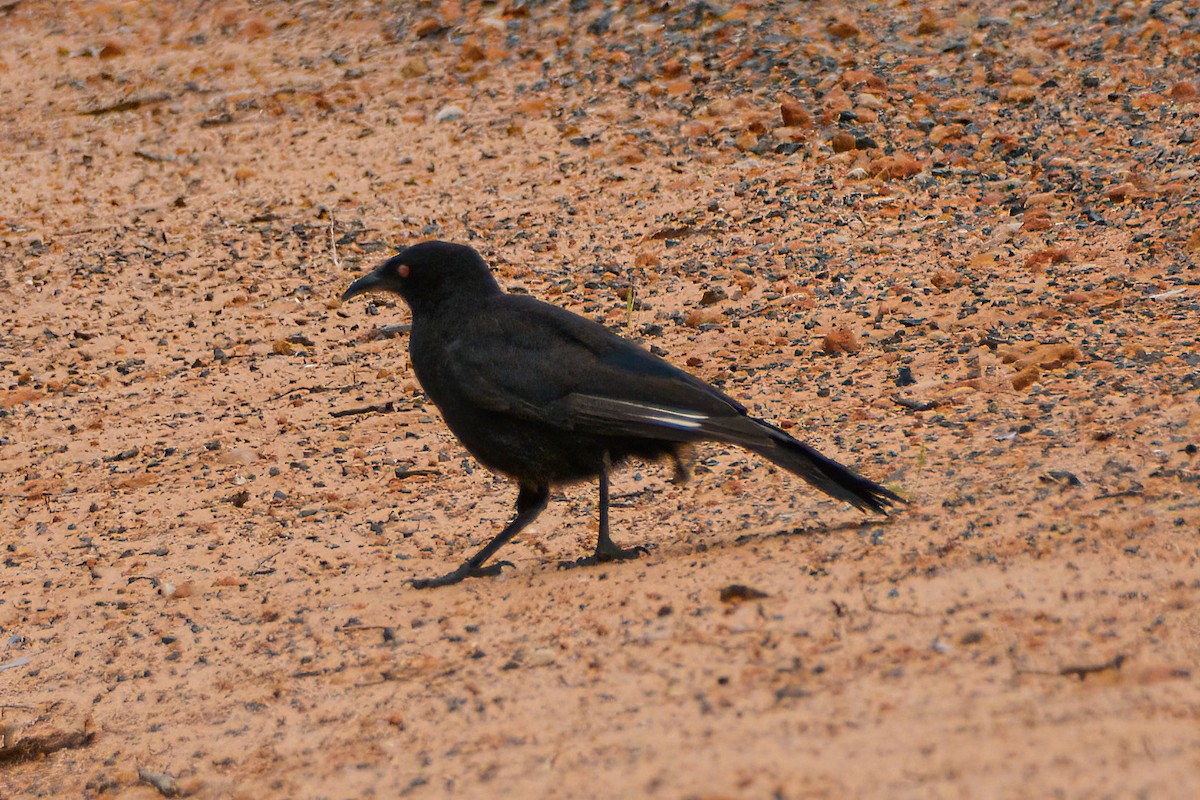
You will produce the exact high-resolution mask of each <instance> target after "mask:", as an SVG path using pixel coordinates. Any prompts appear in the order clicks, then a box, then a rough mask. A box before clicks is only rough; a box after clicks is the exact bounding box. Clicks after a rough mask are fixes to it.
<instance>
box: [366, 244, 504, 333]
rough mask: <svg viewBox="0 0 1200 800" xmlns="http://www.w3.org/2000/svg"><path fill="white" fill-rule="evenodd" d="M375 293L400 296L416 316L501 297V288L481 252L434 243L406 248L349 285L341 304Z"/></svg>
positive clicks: (458, 245)
mask: <svg viewBox="0 0 1200 800" xmlns="http://www.w3.org/2000/svg"><path fill="white" fill-rule="evenodd" d="M373 291H383V292H392V293H394V294H398V295H400V296H401V297H403V298H404V301H405V302H406V303H407V304H408V306H409V308H411V309H412V311H413V315H414V317H415V316H419V315H421V314H422V313H424V312H426V311H429V312H436V311H438V310H439V308H444V306H445V305H446V304H448V303H450V304H453V303H455V302H459V301H465V302H468V303H470V302H475V301H477V300H478V299H480V298H482V297H487V296H489V295H492V294H499V293H500V287H499V285H498V284H497V283H496V280H495V278H493V277H492V273H491V271H490V270H489V269H488V266H487V264H486V263H484V260H483V258H481V257H480V255H479V253H476V252H475V251H474V250H472V249H471V248H470V247H467V246H466V245H464V244H453V243H451V242H437V241H433V242H421V243H420V244H414V245H413V246H412V247H406V248H404V249H403V250H401V251H400V252H399V253H397V254H396V255H394V256H392V257H391V258H389V259H388V260H387V261H385V262H383V263H382V264H380V265H379V266H378V267H376V268H375V269H374V271H372V272H369V273H367V274H366V275H364V276H362V277H361V278H359V279H358V280H356V281H355V282H354V283H352V284H350V288H348V289H346V291H345V292H344V293H343V294H342V302H345V301H347V300H349V299H350V298H352V297H357V296H358V295H360V294H365V293H366V292H373Z"/></svg>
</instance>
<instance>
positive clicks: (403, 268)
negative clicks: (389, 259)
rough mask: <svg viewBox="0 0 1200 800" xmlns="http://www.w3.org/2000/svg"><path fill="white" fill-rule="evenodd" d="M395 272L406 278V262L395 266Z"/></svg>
mask: <svg viewBox="0 0 1200 800" xmlns="http://www.w3.org/2000/svg"><path fill="white" fill-rule="evenodd" d="M396 274H397V275H399V276H400V277H401V278H407V277H408V264H401V265H400V266H398V267H396Z"/></svg>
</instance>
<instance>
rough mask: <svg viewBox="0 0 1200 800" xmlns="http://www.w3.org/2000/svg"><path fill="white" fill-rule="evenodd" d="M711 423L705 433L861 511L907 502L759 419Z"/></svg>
mask: <svg viewBox="0 0 1200 800" xmlns="http://www.w3.org/2000/svg"><path fill="white" fill-rule="evenodd" d="M713 423H718V421H717V420H710V421H709V422H708V423H707V424H706V425H705V433H707V434H709V435H711V436H713V438H716V439H719V440H721V441H726V442H729V443H730V444H737V445H741V446H742V447H745V448H746V449H747V450H750V451H752V452H754V453H757V454H758V455H760V456H762V457H763V458H765V459H767V460H768V461H770V462H771V463H772V464H775V465H777V466H780V467H782V468H783V469H786V470H787V471H788V472H791V473H792V474H794V475H796V476H798V477H800V478H803V479H804V480H805V481H807V482H808V483H809V484H811V485H812V486H814V487H816V488H817V489H820V490H821V491H822V492H824V493H825V494H827V495H829V496H830V497H833V498H835V499H837V500H844V501H845V502H847V503H849V504H850V505H852V506H854V507H855V508H857V509H859V510H861V511H875V512H877V513H880V514H884V515H886V514H887V513H888V512H887V510H888V508H890V507H891V506H894V505H896V504H898V503H907V502H908V501H906V500H905V499H904V498H903V497H901V496H900V495H898V494H896V493H895V492H893V491H892V490H891V489H888V488H887V487H885V486H880V485H879V484H878V483H875V482H874V481H872V480H870V479H869V478H864V477H863V476H862V475H859V474H858V473H857V472H855V471H854V470H852V469H850V468H849V467H846V466H843V465H842V464H839V463H838V462H836V461H834V460H833V459H832V458H829V457H828V456H823V455H821V454H820V453H818V452H817V451H816V450H814V449H813V448H812V447H809V446H808V445H806V444H805V443H804V442H801V441H799V440H797V439H795V438H793V437H791V436H789V435H788V434H787V433H785V432H784V431H782V430H780V429H779V428H776V427H775V426H774V425H770V424H768V423H766V422H763V421H762V420H757V419H754V418H753V417H747V416H741V417H730V418H726V419H724V420H720V422H719V423H718V424H713ZM720 423H723V424H720Z"/></svg>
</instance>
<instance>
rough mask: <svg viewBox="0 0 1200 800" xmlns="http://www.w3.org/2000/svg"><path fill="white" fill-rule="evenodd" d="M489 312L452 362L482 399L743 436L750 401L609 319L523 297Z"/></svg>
mask: <svg viewBox="0 0 1200 800" xmlns="http://www.w3.org/2000/svg"><path fill="white" fill-rule="evenodd" d="M484 310H485V311H486V313H481V314H479V315H477V316H476V317H474V318H473V319H471V320H469V321H465V322H464V324H463V326H462V335H459V336H457V337H456V338H455V339H454V342H453V344H452V345H451V350H450V352H449V353H448V354H447V358H445V360H444V362H443V363H444V367H443V369H444V370H445V371H446V372H447V373H448V377H450V378H451V379H452V380H453V382H454V384H455V385H456V391H457V392H458V393H459V395H460V396H462V397H465V398H466V399H468V400H469V402H471V403H473V404H474V405H476V406H479V407H482V408H487V409H489V410H491V411H494V412H498V413H503V414H510V415H513V416H517V417H521V418H524V419H531V420H537V421H540V422H543V423H546V424H550V425H554V426H556V427H560V428H564V429H571V430H581V431H588V432H593V433H600V434H605V435H628V436H640V437H650V438H659V439H668V440H677V441H691V440H697V439H706V438H720V439H728V440H730V441H737V440H738V438H740V437H738V436H736V435H734V433H733V432H732V431H730V430H727V428H728V427H729V426H730V425H732V426H733V427H734V428H738V427H741V425H740V424H739V421H740V420H744V419H745V417H744V416H743V415H744V413H745V408H744V407H743V406H742V405H741V404H739V403H738V402H737V401H736V400H733V399H732V398H730V397H728V396H726V395H725V394H724V393H722V392H720V391H719V390H717V389H716V388H714V387H712V386H709V385H708V384H707V383H705V382H704V381H702V380H700V379H699V378H697V377H695V376H693V375H690V374H688V373H686V372H684V371H683V370H681V369H679V368H677V367H675V366H673V365H672V364H670V363H668V362H667V361H664V360H663V359H661V358H659V357H658V356H655V355H654V354H652V353H650V352H648V351H647V350H645V349H643V348H642V347H640V346H638V345H636V344H634V343H633V342H630V341H628V340H625V339H622V338H621V337H619V336H617V335H616V334H615V333H613V332H612V331H610V330H608V329H607V328H605V327H604V326H602V325H600V324H598V323H595V322H593V321H591V320H589V319H586V318H584V317H580V316H578V315H576V314H573V313H571V312H569V311H567V310H565V309H562V308H558V307H556V306H551V305H549V304H546V303H542V302H540V301H537V300H534V299H532V298H529V297H524V296H520V295H501V296H499V297H497V298H495V301H494V303H493V304H492V305H491V306H490V307H489V308H486V309H484Z"/></svg>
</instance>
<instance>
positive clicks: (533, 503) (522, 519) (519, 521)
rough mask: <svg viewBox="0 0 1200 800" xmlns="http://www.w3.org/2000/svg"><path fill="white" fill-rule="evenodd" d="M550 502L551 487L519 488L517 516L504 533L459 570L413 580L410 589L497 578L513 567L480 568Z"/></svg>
mask: <svg viewBox="0 0 1200 800" xmlns="http://www.w3.org/2000/svg"><path fill="white" fill-rule="evenodd" d="M549 500H550V484H544V485H542V486H535V487H532V488H530V487H528V486H525V485H522V486H521V490H520V492H518V493H517V514H516V516H514V517H513V518H512V521H511V522H509V523H508V524H507V525H505V526H504V530H502V531H500V532H499V533H498V534H496V536H495V537H494V538H493V539H492V540H491V541H490V542H488V543H487V544H486V545H484V546H483V549H481V550H480V551H479V552H478V553H476V554H475V555H473V556H471V557H470V558H468V559H467V560H466V561H465V562H464V563H463V565H462V566H461V567H459V568H458V569H456V570H453V571H452V572H447V573H446V574H445V575H440V576H438V577H436V578H415V579H413V581H412V585H413V587H414V588H416V589H432V588H434V587H437V586H449V585H450V584H452V583H458V582H459V581H461V580H464V579H466V578H483V577H488V576H492V575H499V574H500V569H501V568H502V567H504V566H505V565H507V566H510V567H511V566H512V564H509V563H508V562H507V561H497V562H496V563H495V564H489V565H488V566H486V567H485V566H483V564H484V562H485V561H487V560H488V559H489V558H491V557H492V556H493V555H494V554H495V552H496V551H497V550H499V549H500V548H501V547H503V546H504V545H506V544H507V543H508V542H509V541H511V540H512V538H513V537H514V536H516V535H517V534H518V533H520V532H521V530H522V529H524V528H525V526H526V525H528V524H529V523H531V522H533V520H534V519H535V518H536V517H537V515H538V514H540V513H542V510H543V509H544V508H545V507H546V503H547V502H549Z"/></svg>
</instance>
